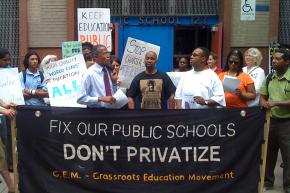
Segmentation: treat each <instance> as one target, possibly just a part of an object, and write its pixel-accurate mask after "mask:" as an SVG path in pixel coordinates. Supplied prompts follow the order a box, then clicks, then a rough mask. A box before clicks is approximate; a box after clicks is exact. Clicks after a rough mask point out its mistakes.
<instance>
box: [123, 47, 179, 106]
mask: <svg viewBox="0 0 290 193" xmlns="http://www.w3.org/2000/svg"><path fill="white" fill-rule="evenodd" d="M144 63H145V67H146V69H145V71H144V72H141V73H140V74H138V75H137V76H136V77H135V78H134V79H133V81H132V83H131V86H130V88H129V90H128V92H127V96H128V108H129V109H168V108H169V109H174V93H175V90H176V88H175V86H174V84H173V83H172V81H171V79H170V78H169V76H168V75H167V74H166V73H162V72H159V71H158V70H157V69H156V64H157V54H156V53H155V52H153V51H149V52H147V53H146V55H145V60H144ZM168 100H169V103H168Z"/></svg>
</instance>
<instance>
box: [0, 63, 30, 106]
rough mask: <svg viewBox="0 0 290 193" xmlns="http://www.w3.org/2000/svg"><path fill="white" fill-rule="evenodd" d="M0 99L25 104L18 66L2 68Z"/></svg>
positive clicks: (0, 71)
mask: <svg viewBox="0 0 290 193" xmlns="http://www.w3.org/2000/svg"><path fill="white" fill-rule="evenodd" d="M0 77H1V78H0V90H1V92H0V99H1V100H3V101H4V102H13V103H15V104H17V105H24V104H25V102H24V98H23V94H22V88H21V83H20V80H19V75H18V69H17V68H0Z"/></svg>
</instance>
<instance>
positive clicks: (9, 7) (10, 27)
mask: <svg viewBox="0 0 290 193" xmlns="http://www.w3.org/2000/svg"><path fill="white" fill-rule="evenodd" d="M18 4H19V2H18V0H1V1H0V47H3V48H7V49H8V50H9V52H10V54H11V56H12V62H13V63H12V64H13V65H14V66H18V64H19V59H18V55H19V42H18V40H19V27H18V26H19V19H18V17H19V6H18Z"/></svg>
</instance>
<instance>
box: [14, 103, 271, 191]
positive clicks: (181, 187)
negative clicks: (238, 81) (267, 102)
mask: <svg viewBox="0 0 290 193" xmlns="http://www.w3.org/2000/svg"><path fill="white" fill-rule="evenodd" d="M17 110H18V114H17V131H18V147H17V149H18V152H19V154H18V157H19V165H18V168H19V189H20V192H21V193H39V192H46V193H68V192H72V193H77V192H82V193H93V192H100V193H102V192H106V193H136V192H138V193H148V192H152V193H168V192H174V193H175V192H177V193H193V192H198V193H255V192H257V191H258V181H259V177H260V173H259V163H260V157H261V143H262V137H263V127H264V122H265V113H264V112H263V111H262V110H260V109H259V108H249V109H247V110H245V111H243V110H238V109H232V110H228V109H203V110H176V111H154V110H148V111H126V110H106V109H82V108H60V107H50V108H49V107H41V108H36V107H25V106H19V107H18V108H17Z"/></svg>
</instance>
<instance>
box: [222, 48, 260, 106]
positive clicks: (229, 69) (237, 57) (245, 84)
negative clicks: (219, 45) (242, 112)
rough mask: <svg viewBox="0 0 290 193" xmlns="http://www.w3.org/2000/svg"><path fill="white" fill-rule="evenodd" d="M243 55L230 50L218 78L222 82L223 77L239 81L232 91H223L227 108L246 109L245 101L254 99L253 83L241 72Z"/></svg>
mask: <svg viewBox="0 0 290 193" xmlns="http://www.w3.org/2000/svg"><path fill="white" fill-rule="evenodd" d="M243 58H244V57H243V54H242V52H240V51H239V50H232V51H231V52H230V53H229V54H228V56H227V61H226V64H225V66H224V69H223V72H222V73H220V74H219V78H220V80H221V81H222V82H224V78H225V76H229V77H234V78H237V79H239V80H240V84H239V85H238V87H237V88H236V89H235V90H234V91H233V92H230V91H225V99H226V107H227V108H245V107H248V105H247V101H249V100H253V99H255V97H256V91H255V86H254V82H253V80H252V79H251V77H250V76H249V75H247V74H246V73H244V72H243Z"/></svg>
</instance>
